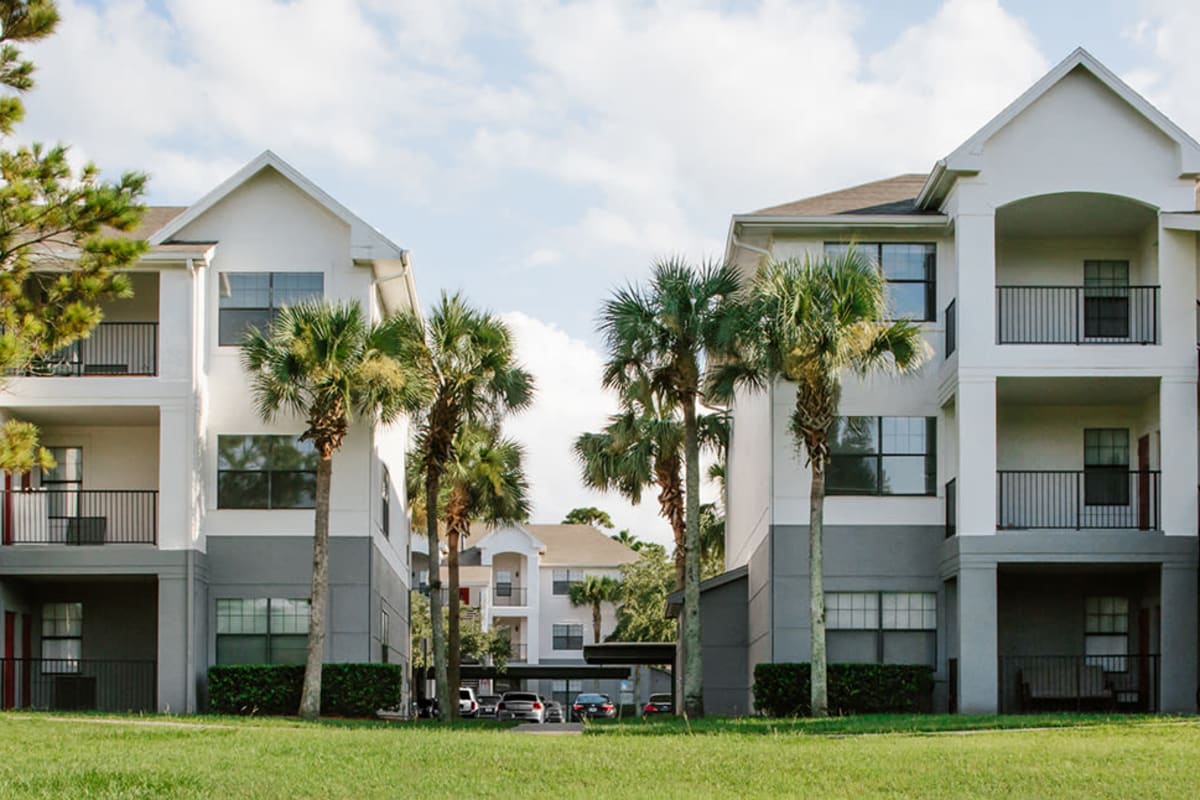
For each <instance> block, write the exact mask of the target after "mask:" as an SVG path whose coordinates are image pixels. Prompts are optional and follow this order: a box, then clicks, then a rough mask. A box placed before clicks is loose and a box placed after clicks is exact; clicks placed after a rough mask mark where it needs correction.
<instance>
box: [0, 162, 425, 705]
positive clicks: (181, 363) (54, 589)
mask: <svg viewBox="0 0 1200 800" xmlns="http://www.w3.org/2000/svg"><path fill="white" fill-rule="evenodd" d="M138 235H139V236H141V237H145V238H146V239H148V240H149V242H150V244H151V245H152V248H151V250H150V252H149V253H147V254H146V256H145V257H144V258H143V259H142V260H141V262H140V263H138V264H137V265H136V267H134V268H133V269H132V270H131V278H132V282H133V287H134V292H135V294H134V297H133V299H130V300H118V301H112V302H110V303H106V304H105V305H104V315H105V316H104V322H102V323H101V324H100V326H99V327H98V328H97V329H96V330H95V331H94V332H93V334H92V335H91V337H90V338H88V339H86V340H83V341H81V342H79V343H78V344H76V345H74V346H72V347H70V348H67V350H65V351H64V352H62V353H60V354H58V355H56V356H55V357H53V358H50V359H46V360H45V361H44V362H42V363H39V364H38V365H36V366H35V369H34V370H33V371H32V373H31V374H29V375H25V376H17V377H13V378H11V379H10V380H9V381H8V383H7V385H6V386H5V387H4V389H3V391H2V392H0V417H3V418H9V417H16V418H20V419H24V420H28V421H30V422H33V423H36V424H37V425H39V426H40V427H41V430H42V439H43V442H44V444H45V445H47V446H48V447H50V448H51V449H52V451H53V453H54V456H55V459H56V461H57V462H58V466H57V467H56V468H54V469H53V470H47V471H42V472H36V473H34V474H33V475H29V476H24V477H19V476H6V477H5V485H4V490H3V504H2V507H0V528H2V532H3V544H2V545H0V611H2V612H3V618H4V639H3V648H4V650H3V654H2V655H3V657H4V659H5V660H4V662H3V664H4V667H3V674H2V675H0V682H2V684H3V685H2V698H0V699H2V701H3V706H4V707H6V708H12V707H52V708H73V709H75V708H78V709H85V708H95V709H100V710H124V709H144V710H156V709H157V710H168V709H169V710H171V711H176V712H179V711H187V712H190V711H194V710H197V709H199V708H203V707H204V702H205V688H206V672H207V668H208V667H209V665H212V664H222V663H264V662H269V663H292V662H294V663H302V662H303V660H304V650H305V643H306V640H307V625H308V597H309V593H310V582H311V572H312V526H313V512H312V506H313V491H314V485H315V471H314V470H315V455H314V454H313V452H312V449H311V447H310V446H309V445H307V444H306V443H305V442H301V441H299V439H298V438H297V437H298V434H300V433H301V432H302V431H303V429H304V424H303V420H302V419H299V418H287V417H284V418H281V419H278V420H277V421H276V422H274V423H272V424H267V423H264V422H263V421H262V420H261V419H259V417H258V415H257V414H256V413H255V411H254V403H253V399H252V397H251V394H250V390H249V385H248V382H247V380H246V377H245V375H244V373H243V370H242V367H241V364H240V361H239V349H238V347H237V346H236V345H237V343H238V341H239V338H240V336H241V334H242V332H243V331H244V330H245V327H246V326H247V325H248V324H256V325H259V326H263V325H265V324H266V323H268V322H269V320H270V319H271V318H272V315H273V313H274V310H275V309H277V308H279V307H280V306H282V305H284V304H287V303H294V302H298V301H300V300H303V299H307V298H315V297H325V298H329V299H336V300H353V301H357V302H359V303H361V304H362V306H363V307H364V309H366V310H367V311H368V313H369V314H370V316H371V317H372V318H375V319H378V318H379V317H380V316H381V315H383V314H385V313H388V312H390V311H396V310H400V309H405V308H412V307H415V306H416V305H417V297H416V292H415V286H414V283H413V277H412V272H411V268H410V266H409V262H408V254H407V253H406V252H405V251H404V250H402V249H401V248H399V247H398V246H396V245H395V244H393V243H391V242H389V241H388V240H387V239H386V238H385V237H384V236H382V235H381V234H380V233H379V232H378V231H376V230H375V229H373V228H371V227H370V226H369V225H367V224H366V223H365V222H363V221H362V220H361V219H359V218H358V217H356V216H355V215H354V214H352V213H351V212H350V211H349V210H347V209H346V208H345V207H344V206H342V205H340V204H339V203H338V202H337V201H336V200H334V199H333V198H331V197H330V196H329V195H327V194H326V193H325V192H323V191H322V190H321V189H320V188H318V187H317V186H315V185H314V184H313V183H312V182H311V181H309V180H308V179H306V178H305V177H304V176H302V175H300V174H299V173H298V172H297V171H296V170H294V169H293V168H292V167H291V166H289V165H288V164H286V163H285V162H283V161H282V160H281V159H280V158H279V157H277V156H276V155H274V154H273V153H270V152H266V153H263V154H262V155H261V156H259V157H258V158H256V159H254V160H253V161H252V162H250V163H249V164H247V165H246V166H245V167H244V168H243V169H242V170H240V171H239V172H238V173H237V174H235V175H233V176H232V177H231V178H229V179H228V180H227V181H225V182H224V183H222V184H221V185H220V186H218V187H216V188H215V189H214V190H213V191H212V192H210V193H209V194H208V195H206V196H205V197H204V198H202V199H201V200H199V201H198V202H196V203H195V204H194V205H191V206H188V207H154V208H151V209H150V210H149V212H148V213H147V215H146V218H145V222H144V225H143V227H142V229H141V230H140V231H138ZM406 434H407V431H406V424H404V423H401V424H398V425H395V426H392V427H389V428H383V427H378V426H372V425H370V424H363V423H358V424H355V425H354V426H353V428H352V430H351V432H350V435H349V436H348V438H347V439H346V442H345V445H344V447H343V448H342V450H341V451H340V452H339V453H338V454H337V455H336V456H335V459H334V469H333V495H332V515H331V535H332V539H331V545H330V583H331V597H330V607H329V616H328V620H329V632H328V638H327V640H326V648H327V650H326V653H327V660H329V661H379V660H388V661H398V662H401V663H407V658H408V575H409V571H408V555H407V552H406V550H407V545H408V540H409V539H408V522H407V514H406V512H405V509H404V504H403V503H404V499H403V492H402V491H396V490H395V488H394V487H393V478H394V479H395V481H399V480H400V479H401V476H403V474H404V446H405V439H406ZM389 476H391V477H389Z"/></svg>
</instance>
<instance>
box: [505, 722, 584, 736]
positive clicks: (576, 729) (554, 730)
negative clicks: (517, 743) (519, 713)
mask: <svg viewBox="0 0 1200 800" xmlns="http://www.w3.org/2000/svg"><path fill="white" fill-rule="evenodd" d="M510 733H536V734H541V735H543V736H546V735H549V736H553V735H555V734H558V735H560V736H563V735H569V734H581V733H583V723H581V722H552V723H549V724H547V725H534V724H531V723H528V722H527V723H525V724H523V725H517V726H516V727H514V728H512V729H511V730H510Z"/></svg>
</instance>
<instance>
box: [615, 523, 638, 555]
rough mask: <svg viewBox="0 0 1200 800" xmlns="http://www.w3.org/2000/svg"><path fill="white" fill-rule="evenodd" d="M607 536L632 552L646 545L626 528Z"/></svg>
mask: <svg viewBox="0 0 1200 800" xmlns="http://www.w3.org/2000/svg"><path fill="white" fill-rule="evenodd" d="M608 538H610V539H612V540H613V541H614V542H620V543H621V544H623V545H625V546H626V547H628V548H629V549H630V550H633V551H634V552H637V551H638V550H641V549H642V548H643V547H644V546H645V545H646V543H645V542H643V541H642V540H641V539H639V538H638V537H637V535H636V534H633V533H630V531H629V529H628V528H626V529H624V530H622V531H621V532H619V533H614V534H613V535H612V536H609V537H608Z"/></svg>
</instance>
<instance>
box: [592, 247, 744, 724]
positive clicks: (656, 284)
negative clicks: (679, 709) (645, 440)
mask: <svg viewBox="0 0 1200 800" xmlns="http://www.w3.org/2000/svg"><path fill="white" fill-rule="evenodd" d="M738 278H739V276H738V271H737V269H736V268H735V267H733V266H732V265H729V264H715V263H708V264H704V265H702V266H700V267H699V268H693V267H692V266H691V265H690V264H688V263H687V262H686V261H684V260H682V259H678V258H675V259H668V260H665V261H659V262H657V263H656V264H655V265H654V269H653V274H652V275H651V278H650V282H649V285H648V286H646V287H645V288H641V287H637V286H628V287H626V288H624V289H620V290H618V291H617V292H616V293H615V294H614V296H613V297H612V298H611V299H609V300H608V301H606V302H605V303H604V306H603V308H602V310H601V313H600V331H601V333H602V334H603V335H604V339H605V343H606V345H607V347H608V351H609V352H608V356H609V357H608V361H607V362H606V364H605V368H604V384H605V386H606V387H608V388H615V389H618V390H620V389H621V388H623V387H626V386H628V385H629V384H630V382H631V381H634V380H639V379H644V380H646V381H647V384H648V385H649V387H650V389H651V391H653V392H654V393H656V394H658V395H659V396H661V397H662V398H664V399H665V400H666V401H667V402H668V403H670V404H671V405H672V406H674V407H675V408H678V409H679V413H680V415H681V417H682V419H683V454H684V476H685V485H684V505H685V513H684V548H683V549H684V590H683V596H684V600H683V615H684V624H683V646H684V673H683V695H684V711H685V712H686V713H687V714H688V715H689V716H702V715H703V713H704V690H703V678H704V676H703V669H704V668H703V662H702V661H701V656H700V425H699V421H698V420H697V410H696V406H697V404H698V403H699V402H700V400H701V399H703V398H702V396H701V378H702V376H703V374H704V372H705V368H706V365H707V362H708V360H709V359H710V358H713V359H720V358H723V357H725V356H726V355H727V354H729V353H731V352H732V351H733V349H734V346H735V344H736V342H737V337H738V335H739V334H740V329H739V325H737V324H731V323H737V322H738V321H739V320H741V318H742V315H741V312H740V311H739V308H740V305H741V298H740V297H739V296H738V288H739V280H738Z"/></svg>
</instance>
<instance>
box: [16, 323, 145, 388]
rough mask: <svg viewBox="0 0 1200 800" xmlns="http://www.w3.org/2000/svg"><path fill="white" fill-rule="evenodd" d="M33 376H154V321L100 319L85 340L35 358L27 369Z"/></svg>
mask: <svg viewBox="0 0 1200 800" xmlns="http://www.w3.org/2000/svg"><path fill="white" fill-rule="evenodd" d="M25 374H27V375H30V376H36V377H48V378H55V377H79V376H93V375H108V376H111V375H141V376H145V375H157V374H158V323H157V322H101V323H100V324H99V325H97V326H96V328H95V330H93V331H92V333H91V335H90V336H88V338H86V339H80V340H79V341H77V342H75V343H73V344H70V345H68V346H66V347H64V348H63V349H62V350H59V351H58V352H57V353H54V354H53V355H50V356H46V357H44V358H40V359H37V361H35V362H34V363H33V364H31V365H30V367H29V369H28V370H27V371H26V373H25Z"/></svg>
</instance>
